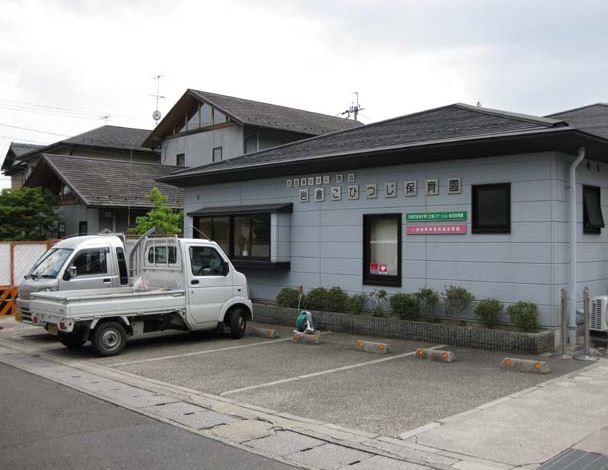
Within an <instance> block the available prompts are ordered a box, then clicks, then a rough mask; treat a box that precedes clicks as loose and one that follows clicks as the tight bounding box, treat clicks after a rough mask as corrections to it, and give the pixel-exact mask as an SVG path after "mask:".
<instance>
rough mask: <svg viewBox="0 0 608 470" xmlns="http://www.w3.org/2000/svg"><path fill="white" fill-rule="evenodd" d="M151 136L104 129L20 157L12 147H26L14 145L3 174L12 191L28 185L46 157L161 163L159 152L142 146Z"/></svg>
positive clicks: (116, 128) (137, 131)
mask: <svg viewBox="0 0 608 470" xmlns="http://www.w3.org/2000/svg"><path fill="white" fill-rule="evenodd" d="M149 134H150V130H149V129H135V128H131V127H120V126H101V127H98V128H96V129H93V130H90V131H88V132H84V133H82V134H78V135H76V136H74V137H69V138H67V139H64V140H61V141H59V142H55V143H53V144H50V145H46V146H40V145H33V146H29V147H31V148H30V149H29V150H28V151H21V152H20V153H19V155H16V151H15V149H13V147H14V146H19V147H18V149H19V150H21V149H23V150H25V146H24V144H17V143H11V146H10V147H9V151H8V152H7V154H6V157H5V158H4V163H3V164H2V172H3V173H4V174H5V175H10V176H11V181H12V187H13V188H17V187H20V186H21V185H23V183H25V182H26V181H27V179H28V177H29V175H30V174H31V172H32V170H33V169H34V167H35V166H36V164H37V163H38V161H39V160H40V158H41V156H42V154H44V153H46V154H54V155H79V156H83V157H91V158H106V159H118V160H129V161H131V160H132V161H138V162H149V163H158V162H160V155H159V154H158V152H156V151H154V150H151V149H149V148H146V147H143V146H142V142H143V141H144V139H145V138H146V137H147V136H148V135H149ZM12 149H13V150H12Z"/></svg>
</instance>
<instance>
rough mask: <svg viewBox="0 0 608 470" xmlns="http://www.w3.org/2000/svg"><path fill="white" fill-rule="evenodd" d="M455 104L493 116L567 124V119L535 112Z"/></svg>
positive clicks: (532, 121) (533, 121)
mask: <svg viewBox="0 0 608 470" xmlns="http://www.w3.org/2000/svg"><path fill="white" fill-rule="evenodd" d="M455 106H456V107H458V108H461V109H468V110H469V111H475V112H478V113H484V114H491V115H493V116H502V117H508V118H512V119H517V120H519V121H524V122H531V123H544V124H551V125H553V126H555V125H558V124H561V123H563V124H566V122H565V121H563V120H561V119H550V118H547V117H543V116H535V115H533V114H524V113H514V112H511V111H503V110H502V109H495V108H485V107H483V106H473V105H470V104H466V103H455Z"/></svg>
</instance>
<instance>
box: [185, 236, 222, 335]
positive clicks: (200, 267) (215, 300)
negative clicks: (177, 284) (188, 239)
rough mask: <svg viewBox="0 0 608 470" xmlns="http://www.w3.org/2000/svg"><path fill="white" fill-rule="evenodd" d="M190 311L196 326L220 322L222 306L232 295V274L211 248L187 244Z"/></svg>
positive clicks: (220, 257)
mask: <svg viewBox="0 0 608 470" xmlns="http://www.w3.org/2000/svg"><path fill="white" fill-rule="evenodd" d="M187 250H188V254H187V256H186V258H187V259H188V264H189V267H188V268H187V269H189V271H190V272H189V273H188V276H187V277H186V278H187V279H189V281H188V285H187V286H186V288H187V289H188V294H189V295H188V297H189V301H188V302H189V311H190V315H191V317H192V319H193V321H194V322H196V324H197V325H201V324H204V323H217V322H219V321H220V313H221V309H222V306H223V305H224V304H225V303H226V302H227V301H228V300H230V299H231V298H232V296H233V292H232V289H233V280H232V278H233V273H232V272H231V271H230V268H229V264H228V263H227V262H226V260H224V258H223V257H222V255H221V254H220V253H219V252H218V250H216V249H215V248H214V247H213V246H204V245H188V246H187Z"/></svg>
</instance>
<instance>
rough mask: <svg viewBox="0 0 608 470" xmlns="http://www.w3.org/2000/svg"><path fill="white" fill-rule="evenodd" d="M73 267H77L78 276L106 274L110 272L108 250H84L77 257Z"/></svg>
mask: <svg viewBox="0 0 608 470" xmlns="http://www.w3.org/2000/svg"><path fill="white" fill-rule="evenodd" d="M72 266H75V267H76V273H77V274H78V276H91V275H94V274H105V273H107V272H108V250H107V248H94V249H90V250H83V251H81V252H80V253H78V254H77V255H76V257H75V258H74V260H73V261H72Z"/></svg>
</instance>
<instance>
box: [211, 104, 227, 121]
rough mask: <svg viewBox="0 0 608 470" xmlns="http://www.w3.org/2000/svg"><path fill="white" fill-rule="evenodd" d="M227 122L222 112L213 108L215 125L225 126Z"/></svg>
mask: <svg viewBox="0 0 608 470" xmlns="http://www.w3.org/2000/svg"><path fill="white" fill-rule="evenodd" d="M225 122H226V115H225V114H224V113H222V112H221V111H218V110H217V109H215V108H213V124H224V123H225Z"/></svg>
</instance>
